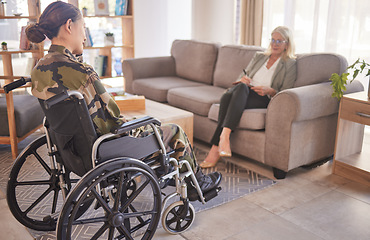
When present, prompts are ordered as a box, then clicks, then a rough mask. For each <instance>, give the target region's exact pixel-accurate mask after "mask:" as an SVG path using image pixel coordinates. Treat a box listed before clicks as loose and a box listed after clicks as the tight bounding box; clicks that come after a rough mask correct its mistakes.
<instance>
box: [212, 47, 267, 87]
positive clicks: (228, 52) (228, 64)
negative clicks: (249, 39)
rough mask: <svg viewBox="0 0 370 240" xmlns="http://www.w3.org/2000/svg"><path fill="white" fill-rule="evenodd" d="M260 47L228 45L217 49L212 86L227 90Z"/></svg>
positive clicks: (260, 49) (261, 49)
mask: <svg viewBox="0 0 370 240" xmlns="http://www.w3.org/2000/svg"><path fill="white" fill-rule="evenodd" d="M263 50H264V49H263V48H262V47H257V46H243V45H228V46H223V47H221V48H219V50H218V57H217V63H216V67H215V73H214V76H213V79H214V81H213V85H215V86H217V87H224V88H228V87H230V86H231V84H232V82H235V80H236V79H237V78H238V77H239V75H240V73H241V72H242V71H243V69H244V68H246V67H247V66H248V64H249V62H250V61H251V60H252V58H253V56H254V54H255V53H256V52H258V51H263Z"/></svg>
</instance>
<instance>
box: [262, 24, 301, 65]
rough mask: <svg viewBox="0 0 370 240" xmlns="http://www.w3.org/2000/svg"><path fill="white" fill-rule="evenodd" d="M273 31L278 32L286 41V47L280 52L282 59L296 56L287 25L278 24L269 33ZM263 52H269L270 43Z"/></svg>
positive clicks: (267, 53) (268, 53) (290, 32)
mask: <svg viewBox="0 0 370 240" xmlns="http://www.w3.org/2000/svg"><path fill="white" fill-rule="evenodd" d="M273 33H280V35H281V36H282V37H283V38H284V40H285V41H287V42H286V44H287V48H286V50H285V51H284V52H283V53H282V55H281V57H282V58H283V59H287V58H293V59H294V58H296V56H295V43H294V39H293V33H292V31H291V30H290V29H289V28H288V27H285V26H279V27H277V28H275V29H274V30H273V31H272V33H271V35H272V34H273ZM265 54H266V55H270V54H271V43H270V44H269V46H268V48H267V49H266V51H265Z"/></svg>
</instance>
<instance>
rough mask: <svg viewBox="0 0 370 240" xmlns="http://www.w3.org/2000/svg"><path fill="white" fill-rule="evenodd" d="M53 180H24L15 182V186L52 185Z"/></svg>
mask: <svg viewBox="0 0 370 240" xmlns="http://www.w3.org/2000/svg"><path fill="white" fill-rule="evenodd" d="M50 183H51V181H50V180H46V181H24V182H15V183H14V184H15V186H25V185H29V186H33V185H50Z"/></svg>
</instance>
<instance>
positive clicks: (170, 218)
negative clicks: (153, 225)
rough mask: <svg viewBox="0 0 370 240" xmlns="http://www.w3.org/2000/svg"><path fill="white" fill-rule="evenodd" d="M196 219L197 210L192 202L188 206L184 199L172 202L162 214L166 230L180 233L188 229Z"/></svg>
mask: <svg viewBox="0 0 370 240" xmlns="http://www.w3.org/2000/svg"><path fill="white" fill-rule="evenodd" d="M194 220H195V210H194V207H193V205H191V203H188V207H187V206H186V204H185V203H184V202H183V201H178V202H174V203H172V204H171V205H170V206H168V207H167V208H166V210H165V211H164V212H163V214H162V226H163V228H164V230H166V232H168V233H171V234H179V233H182V232H184V231H186V230H187V229H188V228H190V226H191V225H192V224H193V222H194Z"/></svg>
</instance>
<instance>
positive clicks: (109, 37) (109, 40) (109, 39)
mask: <svg viewBox="0 0 370 240" xmlns="http://www.w3.org/2000/svg"><path fill="white" fill-rule="evenodd" d="M104 44H105V46H112V45H114V34H113V33H111V32H107V33H105V38H104Z"/></svg>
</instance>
